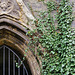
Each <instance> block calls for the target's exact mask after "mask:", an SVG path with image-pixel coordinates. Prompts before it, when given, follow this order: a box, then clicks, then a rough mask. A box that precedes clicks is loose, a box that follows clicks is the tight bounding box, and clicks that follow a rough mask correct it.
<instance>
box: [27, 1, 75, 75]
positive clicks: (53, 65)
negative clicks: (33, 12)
mask: <svg viewBox="0 0 75 75" xmlns="http://www.w3.org/2000/svg"><path fill="white" fill-rule="evenodd" d="M46 5H47V9H48V10H47V11H44V12H40V15H39V17H40V18H36V19H37V20H36V21H35V25H36V30H34V31H29V32H28V33H27V35H28V36H29V37H30V40H31V41H30V43H29V46H31V49H32V51H33V53H34V54H36V53H35V52H36V51H35V50H37V54H38V56H41V58H42V59H41V61H42V69H41V74H42V75H75V68H74V66H75V60H74V58H75V54H74V53H75V30H74V29H72V28H71V23H72V21H73V19H74V18H73V17H72V5H71V4H70V2H69V0H61V2H60V3H59V4H56V3H55V1H52V0H51V1H49V2H47V4H46ZM52 11H56V12H57V14H56V19H55V18H54V17H53V16H52ZM55 21H57V23H58V25H57V27H55Z"/></svg>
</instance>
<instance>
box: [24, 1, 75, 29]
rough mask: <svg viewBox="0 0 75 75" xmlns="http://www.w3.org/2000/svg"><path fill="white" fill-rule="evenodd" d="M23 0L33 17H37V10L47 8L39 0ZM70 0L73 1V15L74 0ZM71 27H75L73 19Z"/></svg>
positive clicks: (74, 8)
mask: <svg viewBox="0 0 75 75" xmlns="http://www.w3.org/2000/svg"><path fill="white" fill-rule="evenodd" d="M23 1H24V3H25V4H26V5H27V7H28V8H29V9H30V11H31V12H32V14H33V15H34V16H35V17H36V16H37V17H38V14H39V13H38V12H37V11H45V10H47V8H46V6H45V5H44V4H43V2H41V1H40V0H23ZM47 1H49V0H45V2H47ZM56 1H57V2H59V1H60V0H56ZM70 2H71V3H72V2H73V3H74V7H73V16H75V0H70ZM72 27H74V28H75V20H74V21H73V22H72Z"/></svg>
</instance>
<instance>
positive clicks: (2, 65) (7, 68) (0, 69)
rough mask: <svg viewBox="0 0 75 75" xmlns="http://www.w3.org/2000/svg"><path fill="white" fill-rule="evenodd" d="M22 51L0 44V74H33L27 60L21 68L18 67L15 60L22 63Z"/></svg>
mask: <svg viewBox="0 0 75 75" xmlns="http://www.w3.org/2000/svg"><path fill="white" fill-rule="evenodd" d="M21 58H22V56H21V54H20V52H18V51H16V50H14V49H12V48H10V47H8V46H6V45H3V46H0V75H32V74H31V71H30V68H29V66H28V64H27V61H26V60H25V61H24V62H23V63H22V65H21V66H20V68H17V67H16V63H15V61H17V62H18V63H21Z"/></svg>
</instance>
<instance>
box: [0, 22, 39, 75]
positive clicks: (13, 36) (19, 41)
mask: <svg viewBox="0 0 75 75" xmlns="http://www.w3.org/2000/svg"><path fill="white" fill-rule="evenodd" d="M13 26H14V25H12V24H9V23H7V22H1V23H0V46H1V45H8V46H10V47H12V48H13V49H14V48H15V50H18V51H19V52H21V53H22V55H24V54H25V51H24V50H25V49H27V48H28V46H27V42H28V41H29V39H28V36H26V35H25V32H24V31H23V30H22V29H20V28H18V27H15V28H14V27H13ZM26 59H27V61H28V64H29V67H30V70H31V72H32V75H40V68H39V65H38V63H37V61H36V59H35V56H34V55H33V53H32V52H31V50H28V51H27V53H26Z"/></svg>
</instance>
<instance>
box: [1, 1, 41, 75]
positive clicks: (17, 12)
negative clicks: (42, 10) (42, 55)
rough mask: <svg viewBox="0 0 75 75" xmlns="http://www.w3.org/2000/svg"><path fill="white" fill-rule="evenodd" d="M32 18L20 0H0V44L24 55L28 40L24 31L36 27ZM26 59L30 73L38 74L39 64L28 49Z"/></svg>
mask: <svg viewBox="0 0 75 75" xmlns="http://www.w3.org/2000/svg"><path fill="white" fill-rule="evenodd" d="M32 20H35V18H34V17H33V15H32V14H31V12H30V11H29V10H28V8H27V7H26V5H25V4H24V2H23V1H22V0H0V46H1V45H7V46H9V47H11V48H13V49H15V50H18V52H20V53H21V54H22V55H24V54H25V49H27V48H28V42H29V41H30V40H29V37H28V36H27V35H26V33H27V32H28V30H33V29H34V28H36V27H35V25H33V24H32ZM27 24H28V25H27ZM26 60H27V63H28V65H29V68H30V70H31V73H32V75H40V67H39V64H38V62H37V60H36V58H35V56H34V55H33V53H32V51H31V50H30V49H28V51H27V52H26Z"/></svg>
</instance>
